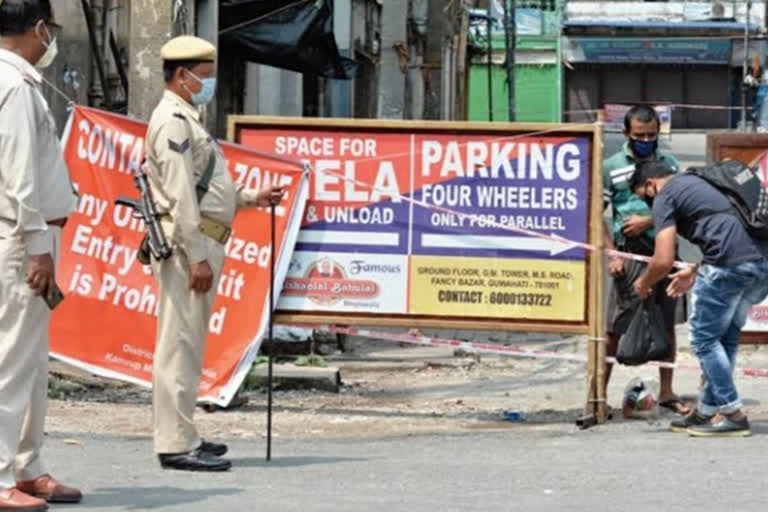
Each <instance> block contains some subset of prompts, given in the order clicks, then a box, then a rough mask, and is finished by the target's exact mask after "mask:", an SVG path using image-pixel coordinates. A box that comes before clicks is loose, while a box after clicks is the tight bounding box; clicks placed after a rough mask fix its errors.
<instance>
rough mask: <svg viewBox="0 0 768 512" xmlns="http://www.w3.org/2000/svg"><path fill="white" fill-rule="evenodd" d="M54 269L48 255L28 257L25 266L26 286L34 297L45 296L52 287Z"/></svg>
mask: <svg viewBox="0 0 768 512" xmlns="http://www.w3.org/2000/svg"><path fill="white" fill-rule="evenodd" d="M54 282H55V280H54V268H53V258H52V257H51V255H50V254H48V253H46V254H37V255H34V256H30V257H29V264H28V265H27V284H28V285H29V287H30V288H32V291H33V292H35V295H46V294H47V293H48V290H49V289H50V288H52V287H53V284H54Z"/></svg>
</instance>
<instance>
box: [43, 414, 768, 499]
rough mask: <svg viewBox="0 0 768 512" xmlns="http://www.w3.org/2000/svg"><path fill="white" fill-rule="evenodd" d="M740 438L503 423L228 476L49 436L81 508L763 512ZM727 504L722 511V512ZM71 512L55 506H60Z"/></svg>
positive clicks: (252, 467) (285, 450)
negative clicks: (81, 496) (502, 428)
mask: <svg viewBox="0 0 768 512" xmlns="http://www.w3.org/2000/svg"><path fill="white" fill-rule="evenodd" d="M755 430H756V435H755V436H754V437H752V438H750V439H738V440H695V439H691V438H688V437H686V436H684V435H680V434H673V433H670V432H666V431H665V428H664V425H662V424H660V423H654V424H649V423H646V422H642V421H639V422H623V423H615V424H612V425H608V426H603V427H601V428H597V429H592V430H588V431H583V432H582V431H578V430H576V429H575V428H574V427H572V426H571V425H566V424H554V425H530V424H510V426H509V430H508V431H506V432H501V433H499V432H495V433H488V432H482V431H478V432H477V433H476V434H470V435H459V436H446V435H442V436H423V437H408V438H395V439H389V440H375V441H356V442H353V441H349V442H338V441H336V442H334V441H324V442H308V441H283V440H276V444H275V447H274V459H273V461H272V462H271V463H266V462H265V461H264V458H263V456H264V444H263V443H255V444H250V443H248V444H245V443H243V442H236V443H234V444H233V445H231V448H232V457H233V461H234V463H235V468H234V469H233V470H232V471H231V472H229V473H224V474H195V473H182V472H176V471H163V470H160V469H159V467H158V465H157V464H156V462H155V460H154V459H153V457H152V456H151V445H150V442H149V441H148V440H143V439H116V438H111V437H99V438H95V437H85V438H83V437H80V438H79V439H80V440H81V441H82V442H83V444H82V445H72V444H67V443H66V441H67V436H62V435H58V434H57V435H53V436H51V437H50V438H49V439H48V444H47V447H46V451H47V456H48V459H49V461H50V465H51V466H52V468H51V469H52V470H53V472H54V473H55V474H56V475H59V476H61V477H62V478H63V477H66V478H67V481H68V482H69V481H71V482H73V483H77V484H79V485H81V486H82V488H83V490H84V491H85V493H86V498H85V500H84V502H83V503H82V504H81V505H80V506H78V507H76V509H77V510H84V511H86V510H87V511H123V510H126V511H130V510H158V511H184V512H197V511H200V512H202V511H206V512H208V511H224V510H227V511H257V510H263V511H280V512H293V511H296V512H299V511H301V512H304V511H329V512H340V511H355V512H356V511H384V512H393V511H401V510H402V511H409V512H420V511H424V512H427V511H429V512H431V511H437V510H440V511H483V512H487V511H496V510H498V511H518V510H519V511H586V510H589V511H603V510H605V511H608V510H610V511H622V512H635V511H637V512H646V511H652V510H659V511H666V512H672V511H678V510H679V511H688V510H691V509H692V508H695V510H697V511H700V512H704V511H713V512H715V511H717V512H720V511H722V510H732V511H734V512H736V511H738V512H750V511H755V512H757V511H760V512H762V511H763V510H765V501H766V498H768V489H767V488H766V486H765V471H764V467H765V453H766V450H768V435H766V434H768V423H759V424H756V425H755ZM726 507H727V508H726ZM65 508H66V509H72V510H75V507H55V508H54V510H56V509H60V510H63V509H65Z"/></svg>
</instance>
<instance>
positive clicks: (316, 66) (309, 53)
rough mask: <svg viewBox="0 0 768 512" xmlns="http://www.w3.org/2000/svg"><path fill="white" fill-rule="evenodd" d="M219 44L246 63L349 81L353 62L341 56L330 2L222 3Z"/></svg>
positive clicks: (259, 0) (269, 0)
mask: <svg viewBox="0 0 768 512" xmlns="http://www.w3.org/2000/svg"><path fill="white" fill-rule="evenodd" d="M219 5H220V11H219V27H220V28H219V44H220V47H221V49H222V50H223V51H225V52H233V53H234V54H235V55H238V56H240V57H242V58H243V59H245V60H248V61H251V62H256V63H259V64H267V65H269V66H274V67H277V68H282V69H289V70H291V71H297V72H299V73H311V74H315V75H320V76H324V77H326V78H338V79H350V78H353V77H354V75H355V71H356V68H357V65H356V63H355V61H354V60H352V59H349V58H346V57H343V56H341V55H340V54H339V48H338V46H336V39H335V38H334V35H333V3H332V0H305V1H296V0H293V1H291V0H287V1H286V0H283V1H279V0H222V1H221V2H220V4H219Z"/></svg>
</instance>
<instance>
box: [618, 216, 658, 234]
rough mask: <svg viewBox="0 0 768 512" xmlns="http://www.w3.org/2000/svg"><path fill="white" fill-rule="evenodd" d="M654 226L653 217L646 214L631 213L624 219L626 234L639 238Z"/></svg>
mask: <svg viewBox="0 0 768 512" xmlns="http://www.w3.org/2000/svg"><path fill="white" fill-rule="evenodd" d="M651 227H653V218H652V217H648V216H646V215H630V216H629V217H627V218H626V219H624V234H625V235H626V236H628V237H630V238H637V237H638V236H640V235H642V234H643V233H645V232H646V231H648V230H649V229H650V228H651Z"/></svg>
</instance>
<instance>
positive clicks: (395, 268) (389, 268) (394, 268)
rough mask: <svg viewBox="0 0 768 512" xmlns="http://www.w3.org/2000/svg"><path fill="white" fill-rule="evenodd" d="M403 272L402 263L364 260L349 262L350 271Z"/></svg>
mask: <svg viewBox="0 0 768 512" xmlns="http://www.w3.org/2000/svg"><path fill="white" fill-rule="evenodd" d="M401 272H402V267H401V266H400V265H386V264H382V263H368V262H367V261H363V260H353V261H352V262H351V263H350V264H349V273H350V274H352V275H353V276H355V275H357V274H399V273H401Z"/></svg>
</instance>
